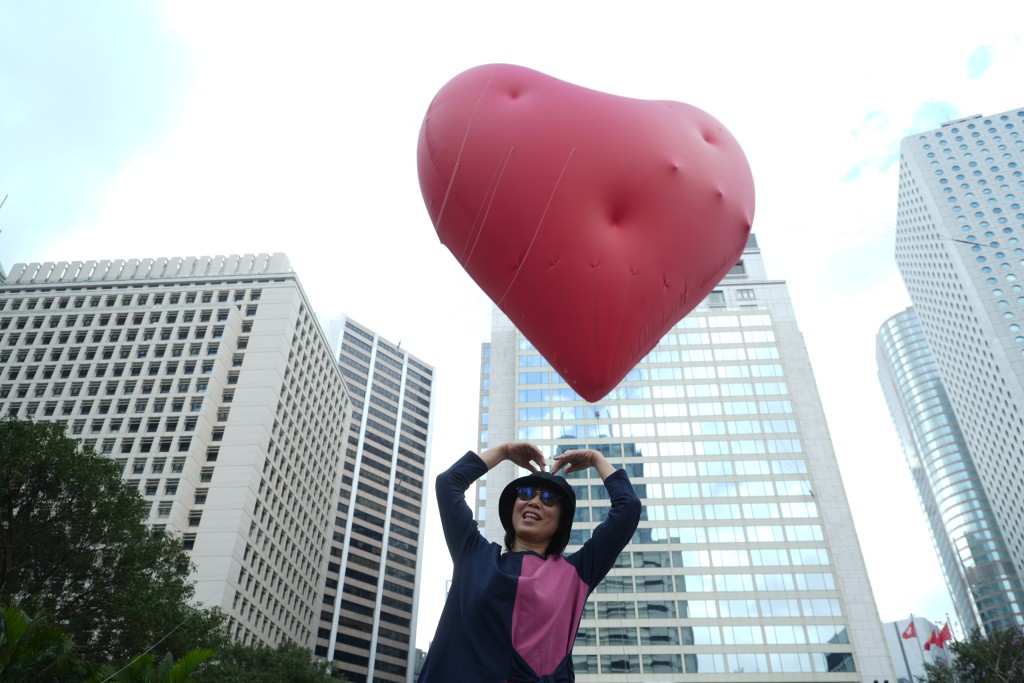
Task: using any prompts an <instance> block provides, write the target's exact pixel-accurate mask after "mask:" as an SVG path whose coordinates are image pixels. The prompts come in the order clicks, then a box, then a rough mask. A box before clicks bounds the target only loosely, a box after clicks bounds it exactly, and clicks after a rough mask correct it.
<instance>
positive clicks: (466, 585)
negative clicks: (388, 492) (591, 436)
mask: <svg viewBox="0 0 1024 683" xmlns="http://www.w3.org/2000/svg"><path fill="white" fill-rule="evenodd" d="M505 460H510V461H512V462H514V463H515V464H517V465H519V466H520V467H522V468H524V469H527V470H529V471H530V474H527V475H526V476H524V477H520V478H518V479H516V480H514V481H512V482H511V483H510V484H509V485H508V486H506V487H505V489H504V490H503V491H502V492H501V497H500V498H499V500H498V512H499V514H498V516H499V518H500V520H501V525H502V526H503V527H504V529H505V550H507V552H504V553H503V552H502V548H501V546H499V545H498V544H497V543H490V542H488V541H487V540H486V539H485V538H484V537H483V535H482V534H481V533H480V531H479V529H478V528H477V524H476V522H475V521H474V520H473V515H472V512H471V511H470V509H469V506H468V505H467V504H466V500H465V494H466V489H468V488H469V486H470V484H472V483H473V482H474V481H475V480H477V479H479V478H480V477H481V476H483V475H484V474H486V473H487V471H488V470H490V469H492V468H493V467H495V466H496V465H497V464H498V463H501V462H504V461H505ZM546 467H547V462H546V460H545V458H544V454H543V453H541V452H540V449H538V448H537V447H536V446H534V445H533V444H529V443H523V442H518V443H507V444H503V445H501V446H497V447H494V448H489V449H487V450H486V451H484V452H483V453H481V454H480V455H479V456H478V455H477V454H476V453H473V452H469V453H466V455H464V456H462V458H461V459H460V460H458V462H456V463H455V464H454V465H452V466H451V467H450V468H449V469H448V471H446V472H444V473H442V474H441V475H440V476H438V478H437V481H436V484H435V486H436V490H437V499H438V506H439V508H440V512H441V524H442V526H443V527H444V535H445V541H446V542H447V544H448V552H449V553H451V556H452V561H453V563H454V575H453V579H452V586H451V589H450V590H449V592H448V598H447V600H446V601H445V605H444V610H443V611H442V613H441V619H440V621H439V622H438V625H437V632H436V633H435V635H434V640H433V641H432V642H431V644H430V650H429V652H428V653H427V658H426V661H425V662H424V663H423V670H422V672H421V673H420V677H419V683H453V682H461V683H492V682H493V683H505V682H506V681H510V682H512V683H526V682H527V681H530V682H533V681H543V682H544V683H555V682H556V681H573V680H575V675H574V673H573V669H572V646H573V641H574V640H575V639H576V630H577V628H579V623H580V617H581V615H582V614H583V605H584V604H585V603H586V601H587V597H589V595H590V594H591V593H592V592H593V591H594V588H596V587H597V584H598V583H600V582H601V579H603V578H604V577H605V575H606V574H607V573H608V571H609V570H610V569H611V568H612V566H613V565H614V564H615V560H616V558H617V557H618V556H619V553H620V552H622V549H623V548H625V547H626V544H627V543H629V541H630V539H631V538H632V537H633V532H634V531H636V527H637V524H638V523H639V521H640V507H641V505H640V499H639V498H637V496H636V493H634V491H633V487H632V486H631V485H630V483H629V478H628V477H627V476H626V473H625V471H623V470H619V469H616V468H614V467H613V466H612V465H611V463H609V462H608V461H607V460H606V459H605V457H604V456H603V455H601V454H600V453H599V452H597V451H595V450H590V449H583V450H575V451H568V452H566V453H563V454H561V455H557V456H555V465H554V468H553V469H552V470H551V473H550V474H549V473H548V472H545V471H544V470H545V468H546ZM588 467H593V468H594V469H595V470H597V473H598V475H599V476H600V477H601V479H602V480H603V481H604V485H605V488H607V490H608V496H609V498H610V500H611V511H610V513H609V514H608V518H607V519H605V521H603V522H602V523H601V524H600V525H599V526H598V527H597V528H596V529H594V533H593V535H592V536H591V538H590V540H588V541H587V542H586V543H584V544H583V547H582V548H581V549H580V550H579V551H578V552H575V553H573V554H572V555H570V556H568V557H563V555H562V551H563V550H564V549H565V546H566V544H567V543H568V541H569V532H570V530H571V528H572V520H573V515H574V514H575V511H576V496H575V494H574V492H573V489H572V487H571V486H570V485H569V483H568V482H567V481H566V480H565V478H564V477H557V476H554V475H555V473H556V472H559V471H561V470H564V472H565V474H569V473H572V472H579V471H582V470H585V469H587V468H588Z"/></svg>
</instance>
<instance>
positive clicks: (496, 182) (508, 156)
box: [460, 147, 516, 268]
mask: <svg viewBox="0 0 1024 683" xmlns="http://www.w3.org/2000/svg"><path fill="white" fill-rule="evenodd" d="M515 151H516V148H515V147H509V148H508V152H507V154H505V162H504V163H503V164H502V165H501V168H500V169H497V170H496V171H495V173H496V174H497V177H496V178H495V179H494V181H493V185H492V186H491V189H490V192H489V193H488V194H489V196H488V198H487V208H486V209H484V215H483V217H482V218H481V219H480V226H479V227H478V228H477V230H476V237H475V238H474V239H473V246H472V248H471V249H470V250H469V254H466V253H465V252H466V248H465V247H463V248H462V252H463V254H464V255H465V257H466V259H465V260H464V261H462V260H461V259H460V261H461V262H462V267H463V268H466V267H468V266H469V259H471V258H473V252H474V251H476V245H477V243H478V242H479V241H480V235H482V234H484V225H485V224H486V223H487V216H488V215H489V214H490V213H491V206H492V205H493V204H494V198H495V197H497V196H498V185H500V184H501V178H502V176H504V175H505V169H506V168H508V162H509V161H511V160H512V153H513V152H515ZM466 242H467V244H468V243H469V240H468V239H467V240H466Z"/></svg>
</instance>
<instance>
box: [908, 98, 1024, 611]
mask: <svg viewBox="0 0 1024 683" xmlns="http://www.w3.org/2000/svg"><path fill="white" fill-rule="evenodd" d="M1022 196H1024V109H1017V110H1012V111H1008V112H1004V113H1001V114H996V115H993V116H974V117H969V118H965V119H959V120H956V121H951V122H949V123H946V124H944V125H943V126H941V127H940V128H939V129H937V130H932V131H927V132H924V133H920V134H916V135H912V136H910V137H907V138H905V139H904V140H903V143H902V146H901V150H900V185H899V205H898V214H897V234H896V263H897V265H898V266H899V269H900V273H901V275H902V277H903V281H904V283H905V285H906V287H907V291H908V293H909V294H910V299H911V301H912V302H913V304H914V310H915V311H916V313H917V316H918V319H919V321H920V325H921V330H922V331H923V334H924V338H925V340H926V341H927V344H928V348H929V350H930V352H931V354H932V355H933V356H934V359H935V367H936V369H937V372H938V376H939V377H940V378H941V381H942V385H943V387H944V388H945V391H946V393H947V395H948V397H949V404H950V406H951V408H952V411H953V413H954V414H955V416H956V420H957V423H958V424H959V427H960V432H961V433H962V435H963V441H964V444H965V445H966V448H967V450H968V451H969V452H970V456H971V461H972V462H973V464H974V467H975V469H976V471H977V474H978V479H979V481H980V482H981V486H982V487H983V489H984V492H985V494H986V496H987V498H988V500H989V502H990V504H991V510H992V514H993V516H994V518H995V521H996V523H997V524H998V527H999V530H1000V531H1001V532H1002V535H1003V538H1004V539H1005V542H1006V549H1007V552H1008V553H1009V558H1010V561H1011V562H1012V564H1013V567H1014V571H1015V572H1016V574H1017V575H1018V576H1021V575H1024V505H1022V504H1021V501H1022V500H1024V209H1022V205H1024V200H1022ZM1015 605H1016V606H1015V608H1014V609H1015V610H1016V611H1015V615H1014V620H1015V622H1016V623H1018V624H1024V614H1022V608H1021V605H1020V603H1019V602H1018V603H1015Z"/></svg>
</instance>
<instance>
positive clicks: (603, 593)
mask: <svg viewBox="0 0 1024 683" xmlns="http://www.w3.org/2000/svg"><path fill="white" fill-rule="evenodd" d="M520 439H521V440H529V441H532V442H534V443H537V444H538V445H539V446H540V447H541V449H542V450H543V451H544V452H545V453H546V454H548V455H553V454H555V453H557V452H560V451H563V450H567V449H569V448H573V447H579V446H588V447H591V448H595V449H599V450H601V451H602V452H604V453H605V454H607V455H608V456H610V457H611V459H612V461H613V463H615V464H616V466H618V467H622V468H625V469H626V470H627V472H628V474H629V475H630V478H631V480H632V481H633V483H634V486H635V487H636V488H637V492H638V493H639V494H640V496H641V497H642V498H643V500H644V504H645V509H644V516H643V517H642V521H641V522H640V528H639V529H638V531H637V533H636V535H635V536H634V539H633V541H632V543H631V544H630V545H629V546H628V547H627V549H626V551H625V552H624V553H623V554H622V556H621V558H620V561H619V564H618V565H617V567H616V568H615V569H613V570H612V572H611V573H610V574H609V575H608V577H607V578H606V579H605V580H604V582H603V583H602V584H601V586H599V587H598V589H597V591H596V592H595V595H594V596H593V597H592V598H591V601H590V603H589V604H588V607H587V610H586V611H585V613H584V616H583V621H582V623H581V627H580V631H579V636H578V638H577V641H576V647H575V650H574V663H575V668H576V672H577V676H578V678H577V680H579V681H581V683H585V682H586V681H598V680H600V681H602V682H603V683H624V682H626V681H644V682H645V683H646V682H656V681H677V680H680V678H679V677H680V675H681V674H684V673H685V674H686V678H687V680H692V681H721V682H723V683H724V682H725V681H730V682H734V681H747V680H748V681H766V680H788V681H875V680H877V681H895V676H894V674H893V670H892V665H891V662H890V658H889V653H888V649H887V647H886V644H885V639H884V636H883V633H882V627H881V621H880V619H879V617H878V611H877V608H876V607H875V603H874V597H873V595H872V592H871V586H870V583H869V581H868V577H867V571H866V569H865V566H864V560H863V557H862V555H861V550H860V545H859V543H858V541H857V535H856V530H855V529H854V526H853V520H852V518H851V516H850V510H849V505H848V503H847V500H846V494H845V491H844V489H843V484H842V480H841V477H840V473H839V468H838V464H837V462H836V458H835V453H834V452H833V449H832V445H831V441H830V437H829V434H828V428H827V426H826V423H825V417H824V414H823V411H822V407H821V402H820V399H819V397H818V393H817V388H816V386H815V383H814V377H813V374H812V372H811V367H810V361H809V358H808V354H807V350H806V348H805V346H804V344H803V339H802V336H801V333H800V330H799V328H798V327H797V323H796V319H795V317H794V314H793V310H792V306H791V304H790V300H789V295H788V292H787V290H786V285H785V283H784V282H783V281H780V280H771V279H768V277H767V275H766V273H765V270H764V266H763V262H762V259H761V254H760V250H759V248H758V246H757V242H756V239H755V238H754V237H753V236H751V239H750V242H749V244H748V246H747V249H746V251H745V252H744V254H743V257H742V259H741V260H740V261H739V262H738V263H737V264H736V266H735V267H734V268H733V270H732V272H731V273H730V274H729V275H728V276H727V277H726V278H725V280H723V282H722V283H721V285H720V286H719V287H718V288H716V289H715V290H714V291H713V292H712V293H711V295H710V296H709V297H708V298H707V299H706V300H705V301H704V302H703V303H702V304H701V305H700V306H698V307H697V309H696V310H695V311H694V312H692V313H691V314H690V315H688V316H687V317H686V318H685V319H684V320H682V321H681V322H680V323H679V324H678V325H677V326H676V327H675V328H674V329H673V330H672V331H671V332H670V333H669V334H667V335H666V336H665V337H664V338H663V339H662V340H661V342H660V343H659V344H658V346H657V347H656V348H655V349H654V350H653V351H651V353H650V354H648V356H647V357H646V358H644V359H643V360H642V361H641V362H640V363H639V365H638V366H637V367H636V368H635V369H634V370H633V371H632V372H630V374H629V375H627V377H626V378H625V379H624V380H623V382H622V383H621V384H620V385H619V386H618V387H617V388H616V389H615V391H613V392H612V393H611V394H610V395H609V396H608V397H606V398H604V399H602V400H601V401H598V402H597V403H593V404H589V403H587V402H585V401H583V400H581V399H580V397H579V396H577V395H576V394H575V393H574V392H573V390H572V389H570V388H569V387H568V386H567V385H566V384H565V383H564V382H562V380H561V378H560V377H558V376H557V374H556V373H554V372H553V371H552V369H551V367H550V366H549V365H548V364H547V363H546V362H545V361H544V359H543V358H542V357H541V356H540V355H539V354H538V353H537V352H536V351H535V350H534V348H533V347H532V345H531V344H530V343H529V342H528V341H527V340H526V339H525V338H523V337H522V335H520V334H519V333H518V332H517V330H516V329H515V328H514V327H513V326H512V324H511V323H510V322H509V320H508V319H507V318H505V316H503V315H502V314H500V312H497V311H495V313H494V317H493V324H492V331H491V341H490V342H489V343H486V344H484V346H483V351H482V359H481V404H480V443H479V447H480V448H481V449H483V448H485V447H487V446H488V445H494V444H498V443H502V442H505V441H509V440H520ZM515 476H516V468H515V467H514V466H513V465H511V464H508V463H505V464H503V465H502V466H500V467H498V468H495V469H494V470H492V471H491V472H489V473H488V475H487V477H486V480H484V481H482V482H481V483H480V485H479V486H478V488H477V498H476V501H475V502H476V506H477V516H478V519H480V520H482V523H483V525H484V528H485V532H486V534H487V535H488V536H489V537H490V538H491V539H493V540H495V541H497V542H501V537H502V535H503V532H502V529H501V525H500V522H499V521H498V513H497V503H498V496H499V494H500V492H501V490H502V488H503V487H504V485H505V484H506V483H507V482H508V481H510V480H511V479H512V478H513V477H515ZM570 479H571V482H572V484H573V485H574V488H575V490H576V492H577V498H578V507H577V516H576V521H575V524H574V527H573V532H572V539H571V540H570V547H569V552H571V551H572V550H573V549H574V548H575V547H578V546H579V544H581V543H583V542H584V541H585V540H586V539H587V538H588V537H589V534H590V533H591V531H592V529H593V528H594V527H595V526H596V525H597V524H598V523H599V522H600V521H601V520H602V519H603V516H604V515H605V514H606V513H607V511H608V507H607V501H606V500H603V499H602V492H603V490H604V489H603V486H602V485H601V482H600V480H599V479H598V478H597V477H596V475H595V474H594V473H593V472H592V471H588V472H584V473H581V474H580V475H574V476H571V477H570Z"/></svg>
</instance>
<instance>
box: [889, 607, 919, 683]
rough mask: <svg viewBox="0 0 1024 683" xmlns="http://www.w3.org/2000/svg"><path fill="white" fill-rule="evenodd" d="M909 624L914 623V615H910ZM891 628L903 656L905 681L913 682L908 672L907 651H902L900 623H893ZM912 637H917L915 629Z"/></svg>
mask: <svg viewBox="0 0 1024 683" xmlns="http://www.w3.org/2000/svg"><path fill="white" fill-rule="evenodd" d="M910 623H911V624H913V623H914V615H910ZM892 627H893V628H894V629H896V640H898V641H899V643H900V654H902V655H903V664H904V665H905V666H906V667H907V680H909V681H913V680H914V674H912V673H911V672H910V660H909V659H907V651H906V650H905V649H903V641H904V640H905V639H904V637H903V633H901V632H900V622H898V621H897V622H894V623H893V625H892ZM914 635H917V629H916V628H915V629H914Z"/></svg>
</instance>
